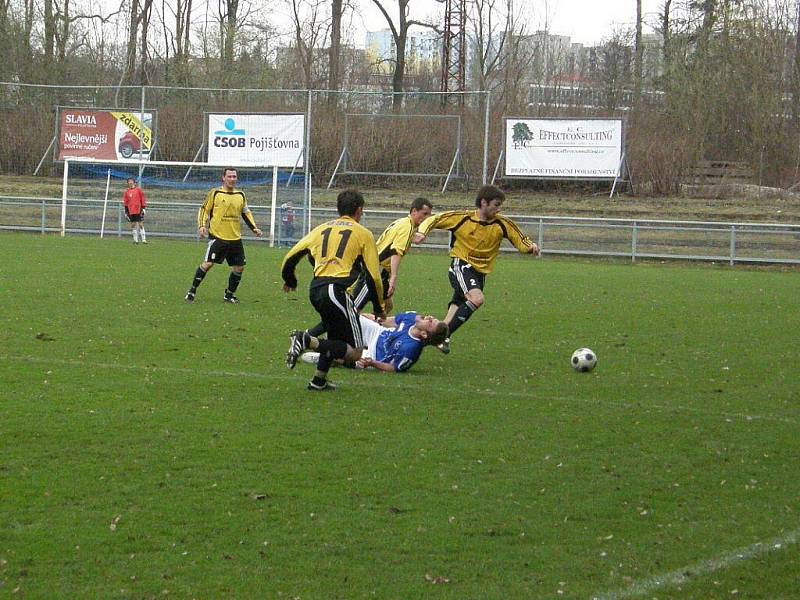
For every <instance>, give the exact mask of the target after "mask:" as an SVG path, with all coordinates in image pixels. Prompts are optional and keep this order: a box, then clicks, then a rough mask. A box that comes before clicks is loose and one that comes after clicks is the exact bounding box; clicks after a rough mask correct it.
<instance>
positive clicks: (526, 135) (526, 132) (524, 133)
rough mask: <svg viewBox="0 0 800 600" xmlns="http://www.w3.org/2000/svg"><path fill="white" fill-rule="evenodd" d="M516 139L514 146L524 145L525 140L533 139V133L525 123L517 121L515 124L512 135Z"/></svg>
mask: <svg viewBox="0 0 800 600" xmlns="http://www.w3.org/2000/svg"><path fill="white" fill-rule="evenodd" d="M511 139H512V140H513V141H514V147H515V148H519V147H520V146H522V147H524V146H525V142H528V141H530V140H532V139H533V133H532V132H531V130H530V129H529V128H528V126H527V125H526V124H525V123H516V124H515V125H514V135H513V136H512V137H511Z"/></svg>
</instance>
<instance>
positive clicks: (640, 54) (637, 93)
mask: <svg viewBox="0 0 800 600" xmlns="http://www.w3.org/2000/svg"><path fill="white" fill-rule="evenodd" d="M634 53H635V55H634V59H633V79H634V81H633V86H634V99H633V102H634V105H633V106H634V112H638V110H639V106H640V104H641V101H642V70H643V69H642V62H643V59H644V47H643V46H642V0H636V41H635V47H634Z"/></svg>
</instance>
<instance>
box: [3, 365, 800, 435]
mask: <svg viewBox="0 0 800 600" xmlns="http://www.w3.org/2000/svg"><path fill="white" fill-rule="evenodd" d="M0 360H3V361H15V362H26V363H34V364H41V365H63V366H70V367H86V368H93V369H109V370H117V371H136V372H150V373H182V374H185V375H196V376H198V377H234V378H235V377H240V378H241V377H249V378H253V379H261V380H264V381H292V380H296V379H300V380H302V379H303V378H304V376H303V375H302V371H303V369H300V373H299V374H298V373H297V372H295V373H289V372H287V373H286V374H285V375H275V374H272V375H268V374H266V373H257V372H253V371H221V370H211V371H203V370H202V368H201V367H198V368H196V369H195V368H193V369H189V368H185V367H159V366H148V365H127V364H120V363H102V362H90V361H85V360H77V359H59V358H42V357H38V356H17V355H13V354H0ZM305 370H306V372H307V373H308V372H309V371H308V369H305ZM386 377H387V376H385V375H383V374H380V373H370V374H368V375H367V376H365V377H364V378H363V379H361V378H360V377H359V381H358V384H357V385H358V387H359V388H365V387H369V388H378V389H386V390H389V389H401V390H402V389H409V390H419V386H420V379H418V378H416V377H413V378H409V376H408V374H404V375H399V376H397V378H394V377H392V376H391V375H389V376H388V377H392V379H391V381H392V383H389V380H387V379H386ZM333 379H334V381H335V376H334V377H333ZM423 388H424V389H425V390H426V391H429V392H439V393H446V392H453V391H457V390H455V389H454V388H453V386H435V385H431V384H430V382H425V383H424V385H423ZM475 392H478V393H479V394H481V395H484V396H493V397H496V398H525V399H534V400H536V396H535V392H534V391H532V392H531V393H527V392H512V391H507V390H496V389H492V388H484V389H480V388H478V389H474V388H473V389H471V390H470V391H469V392H467V391H465V392H464V393H465V394H467V393H475ZM546 400H552V401H559V402H582V403H583V404H600V403H601V402H600V401H599V400H582V399H579V398H571V397H556V396H549V397H547V398H546ZM603 404H606V405H611V406H615V407H618V408H626V409H633V410H643V411H647V410H656V411H661V412H678V413H690V414H697V415H701V416H706V417H713V418H720V419H728V420H734V419H736V420H742V421H773V422H777V423H786V424H789V425H795V426H797V425H800V420H798V419H794V418H791V417H782V416H776V415H758V414H745V413H725V412H718V411H709V410H703V409H700V408H693V407H691V406H678V405H664V404H648V405H646V406H645V405H642V404H637V403H633V402H622V401H617V402H614V401H611V402H609V401H606V400H604V401H603Z"/></svg>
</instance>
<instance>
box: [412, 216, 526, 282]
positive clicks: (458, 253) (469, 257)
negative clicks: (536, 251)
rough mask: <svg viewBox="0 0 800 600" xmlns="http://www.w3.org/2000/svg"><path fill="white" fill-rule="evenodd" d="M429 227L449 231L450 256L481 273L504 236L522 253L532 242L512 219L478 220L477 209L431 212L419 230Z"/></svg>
mask: <svg viewBox="0 0 800 600" xmlns="http://www.w3.org/2000/svg"><path fill="white" fill-rule="evenodd" d="M431 229H446V230H448V231H450V256H452V257H453V258H460V259H461V260H463V261H465V262H468V263H469V264H471V265H472V267H473V268H474V269H475V270H476V271H478V272H479V273H483V274H484V275H488V274H489V273H491V272H492V269H493V268H494V262H495V260H497V255H498V254H500V243H501V242H502V241H503V238H506V239H507V240H508V241H509V242H511V243H512V244H513V245H514V247H516V248H517V250H519V251H520V252H522V253H527V252H530V249H531V247H532V246H533V241H532V240H531V239H530V238H529V237H528V236H526V235H525V234H524V233H522V231H520V228H519V227H518V226H517V224H516V223H514V221H512V220H511V219H508V218H506V217H503V216H501V215H498V216H496V217H495V218H494V219H492V220H491V221H481V220H480V216H479V214H478V211H477V210H451V211H448V212H443V213H439V214H438V215H431V216H430V217H428V218H427V219H425V220H424V221H423V222H422V224H421V225H420V226H419V232H420V233H421V234H422V235H428V232H429V231H430V230H431Z"/></svg>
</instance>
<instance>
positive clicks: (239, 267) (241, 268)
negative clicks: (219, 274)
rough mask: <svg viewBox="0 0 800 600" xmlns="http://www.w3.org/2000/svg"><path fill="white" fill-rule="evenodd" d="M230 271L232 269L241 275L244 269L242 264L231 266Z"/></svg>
mask: <svg viewBox="0 0 800 600" xmlns="http://www.w3.org/2000/svg"><path fill="white" fill-rule="evenodd" d="M231 271H233V272H234V273H239V274H240V275H241V273H242V271H244V266H236V267H231Z"/></svg>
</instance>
